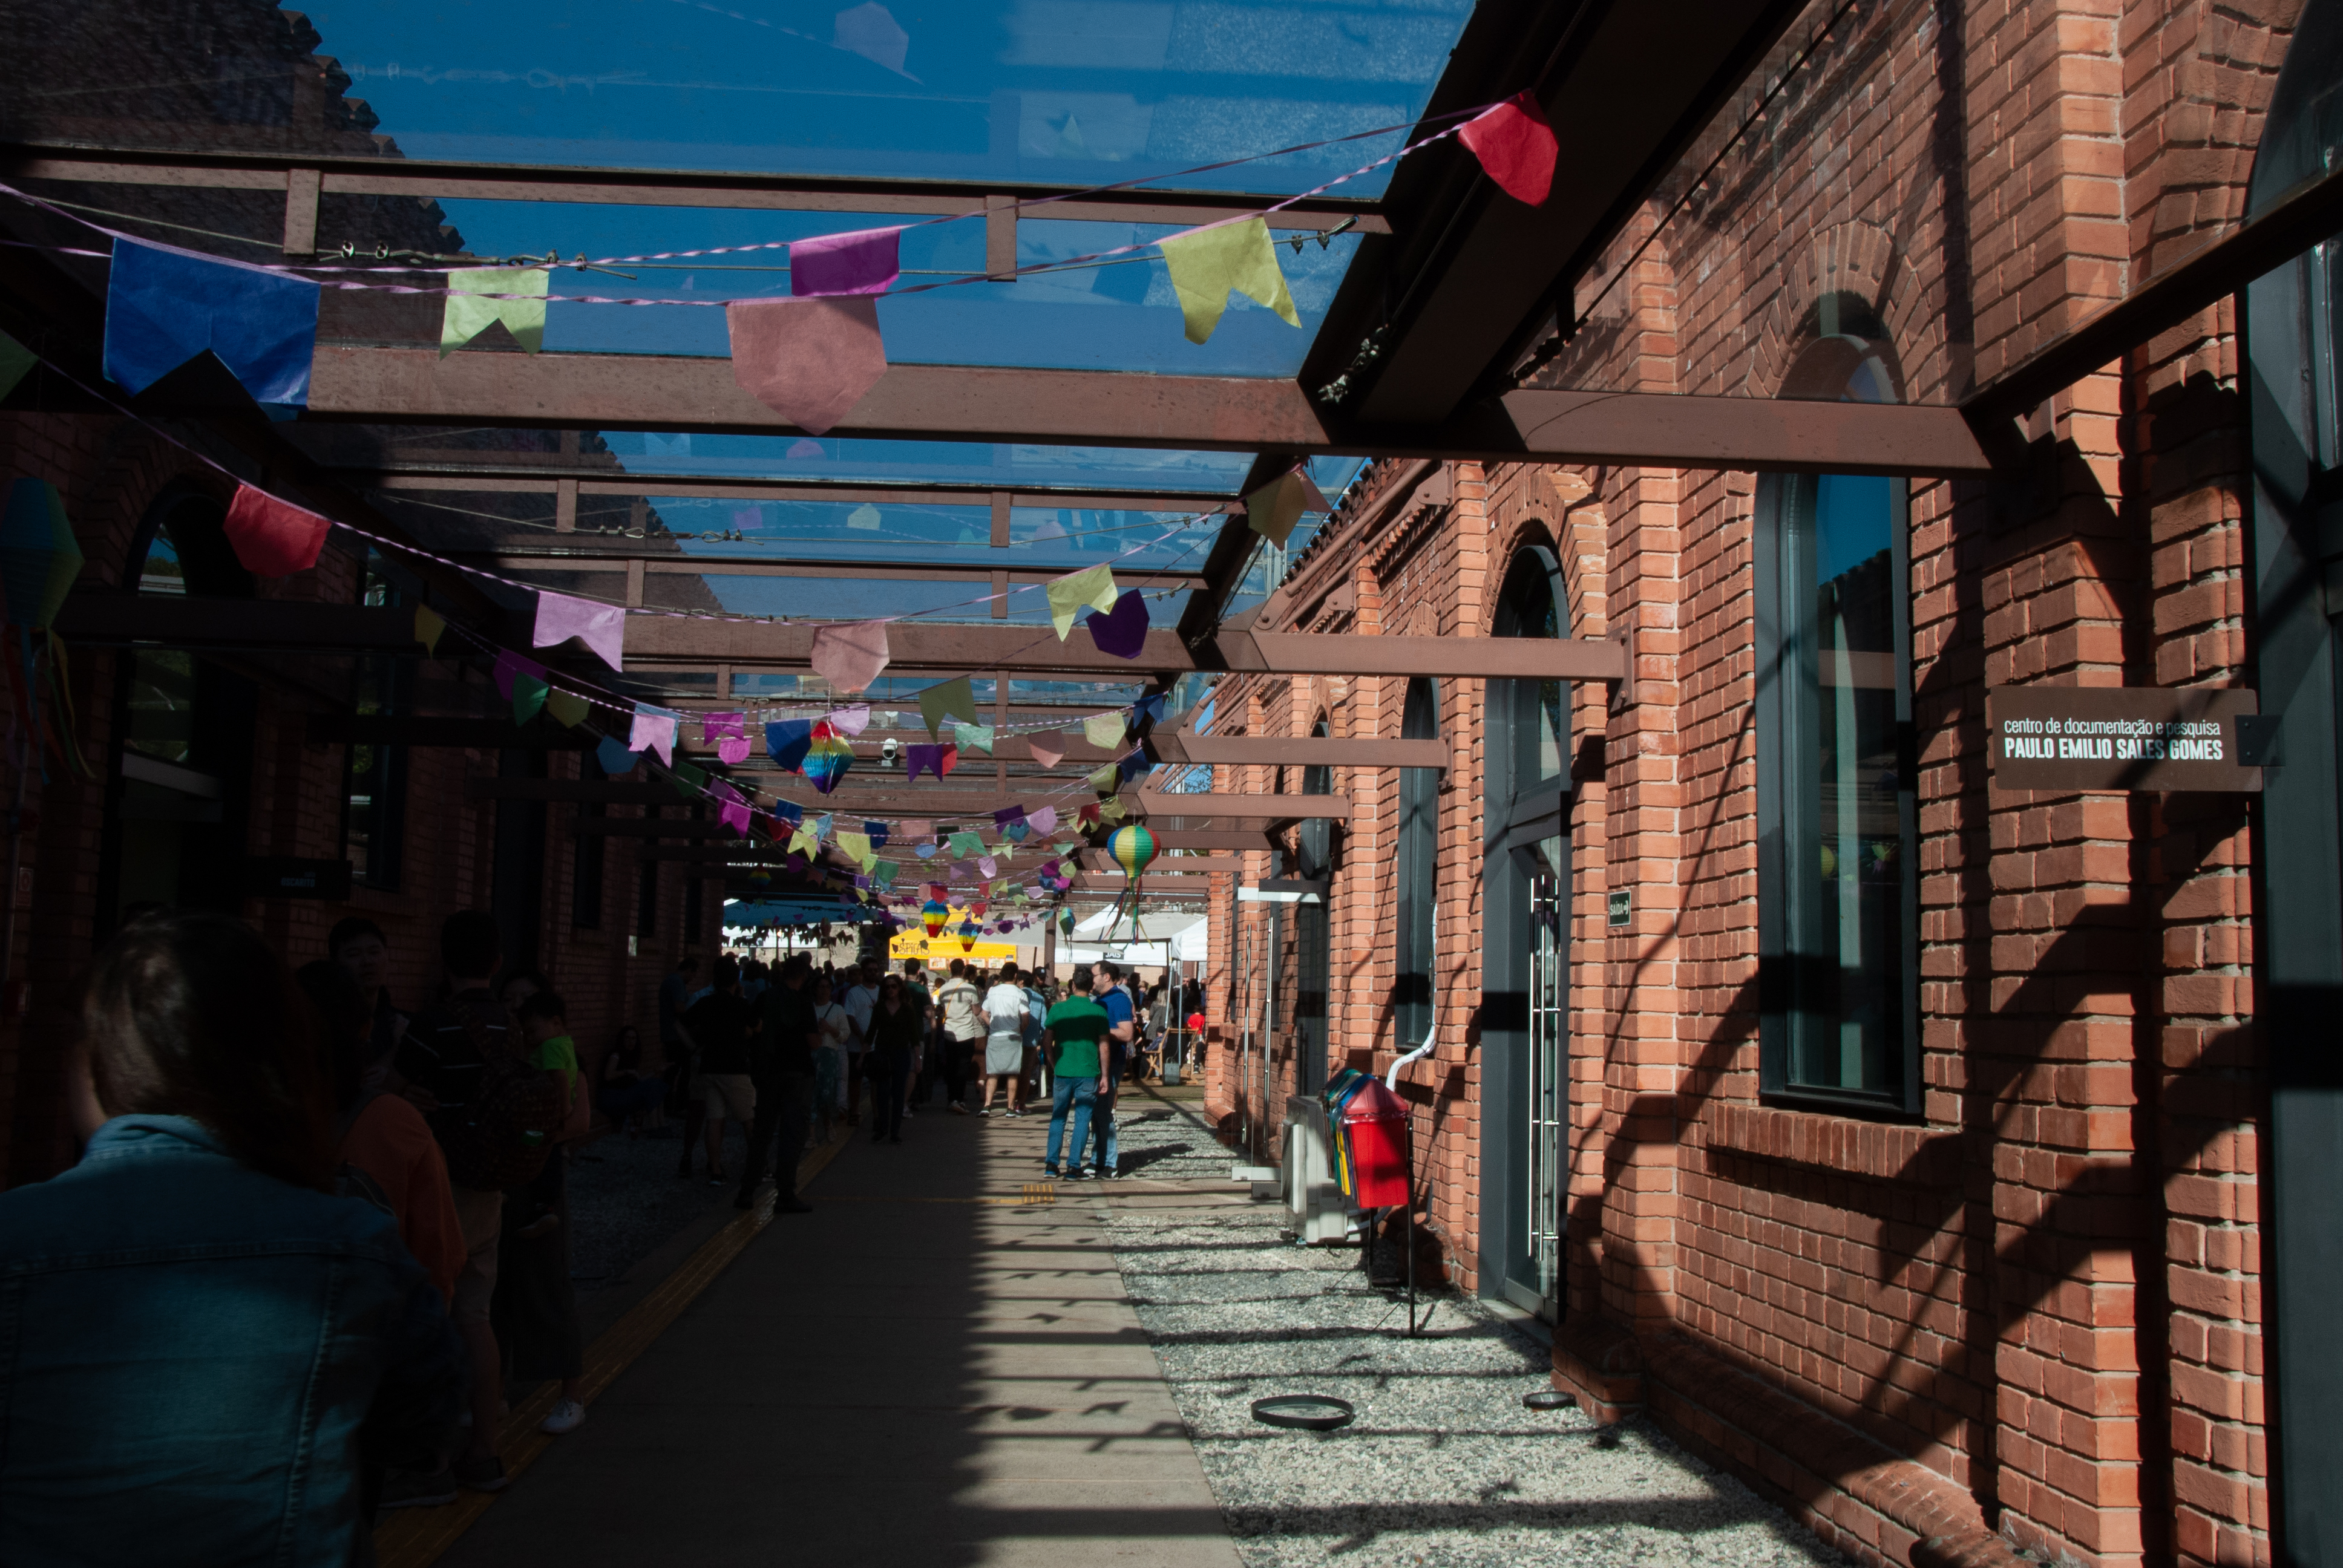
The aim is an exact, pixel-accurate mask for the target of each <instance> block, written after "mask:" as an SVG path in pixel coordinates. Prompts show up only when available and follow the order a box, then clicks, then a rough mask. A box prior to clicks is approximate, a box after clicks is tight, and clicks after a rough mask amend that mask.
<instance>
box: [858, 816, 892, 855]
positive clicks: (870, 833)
mask: <svg viewBox="0 0 2343 1568" xmlns="http://www.w3.org/2000/svg"><path fill="white" fill-rule="evenodd" d="M862 834H863V837H865V838H867V839H870V847H871V848H872V849H885V848H886V847H887V824H886V823H884V822H865V823H863V824H862Z"/></svg>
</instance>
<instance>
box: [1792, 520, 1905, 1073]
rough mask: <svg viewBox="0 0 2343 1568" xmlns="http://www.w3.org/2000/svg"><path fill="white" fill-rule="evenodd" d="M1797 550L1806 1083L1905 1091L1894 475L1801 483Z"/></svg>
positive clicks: (1796, 799) (1799, 1044) (1796, 754)
mask: <svg viewBox="0 0 2343 1568" xmlns="http://www.w3.org/2000/svg"><path fill="white" fill-rule="evenodd" d="M1794 493H1795V496H1796V497H1797V500H1796V501H1795V502H1793V504H1792V505H1791V506H1789V507H1788V508H1786V510H1787V512H1788V514H1789V515H1788V517H1787V518H1785V525H1786V526H1785V528H1784V530H1783V539H1782V548H1781V558H1780V559H1781V573H1782V584H1781V598H1782V621H1781V626H1782V641H1783V646H1782V650H1781V659H1782V665H1781V670H1780V673H1781V675H1782V677H1783V678H1784V681H1785V690H1784V696H1785V702H1784V705H1783V720H1784V730H1785V734H1784V736H1783V741H1784V745H1783V751H1782V756H1783V768H1784V779H1783V795H1784V799H1783V824H1784V829H1785V832H1784V849H1785V866H1784V868H1783V885H1784V889H1785V894H1786V895H1787V909H1786V910H1785V915H1786V916H1787V920H1786V921H1785V934H1786V937H1787V940H1788V945H1789V948H1790V950H1791V954H1792V956H1793V960H1794V961H1793V962H1792V965H1791V972H1792V974H1793V975H1794V976H1795V990H1796V995H1795V1004H1794V1007H1793V1010H1792V1014H1791V1020H1790V1052H1789V1063H1788V1067H1789V1074H1788V1076H1789V1081H1790V1082H1791V1083H1792V1084H1793V1085H1795V1086H1800V1087H1809V1088H1826V1089H1841V1090H1854V1091H1867V1092H1875V1093H1884V1092H1889V1091H1893V1090H1895V1089H1896V1087H1897V1078H1898V1076H1899V1063H1900V1061H1901V1059H1902V1048H1903V1043H1904V1042H1903V1033H1904V1029H1905V1016H1904V995H1905V991H1906V987H1907V985H1908V984H1909V977H1907V976H1906V974H1905V972H1904V965H1905V960H1904V953H1905V942H1904V919H1905V907H1906V902H1905V896H1904V885H1905V878H1906V869H1907V860H1908V858H1909V855H1910V853H1911V850H1910V846H1909V844H1908V842H1907V829H1906V813H1905V809H1904V806H1905V803H1904V799H1903V793H1904V785H1903V778H1902V772H1901V769H1900V765H1899V760H1898V756H1897V739H1898V734H1899V731H1898V726H1897V720H1898V717H1899V715H1898V706H1899V704H1898V696H1897V687H1898V679H1897V677H1898V673H1899V669H1900V667H1901V664H1902V662H1903V659H1904V658H1905V653H1904V650H1903V649H1902V648H1899V647H1898V646H1897V643H1898V638H1897V634H1896V627H1897V617H1896V604H1897V596H1898V595H1900V594H1901V593H1902V592H1903V591H1904V590H1903V585H1902V584H1901V583H1900V582H1898V581H1897V580H1896V578H1897V572H1896V549H1895V539H1894V534H1893V530H1894V528H1895V527H1896V522H1897V516H1896V513H1897V508H1896V504H1895V496H1894V492H1893V490H1892V488H1891V483H1890V481H1889V480H1886V479H1884V478H1851V477H1843V476H1836V475H1832V476H1825V477H1823V478H1821V479H1818V480H1816V481H1815V483H1814V485H1813V487H1811V488H1808V487H1805V486H1798V487H1795V491H1794Z"/></svg>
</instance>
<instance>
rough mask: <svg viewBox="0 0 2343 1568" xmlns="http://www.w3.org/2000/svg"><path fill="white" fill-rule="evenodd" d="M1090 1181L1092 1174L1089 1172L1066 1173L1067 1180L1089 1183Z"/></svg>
mask: <svg viewBox="0 0 2343 1568" xmlns="http://www.w3.org/2000/svg"><path fill="white" fill-rule="evenodd" d="M1090 1179H1091V1173H1090V1172H1089V1171H1081V1170H1075V1171H1067V1172H1066V1180H1067V1181H1089V1180H1090Z"/></svg>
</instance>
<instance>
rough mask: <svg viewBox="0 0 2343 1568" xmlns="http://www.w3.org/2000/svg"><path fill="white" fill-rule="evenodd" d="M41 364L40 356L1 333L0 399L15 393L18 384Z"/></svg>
mask: <svg viewBox="0 0 2343 1568" xmlns="http://www.w3.org/2000/svg"><path fill="white" fill-rule="evenodd" d="M40 362H41V357H40V356H39V355H37V354H35V353H34V352H33V351H32V350H31V349H29V348H27V347H25V346H24V345H23V344H21V343H19V342H17V341H16V340H15V338H13V337H9V336H8V335H7V334H6V333H5V332H0V397H6V396H8V394H9V393H11V392H14V391H15V389H16V383H17V382H19V381H22V380H23V379H24V378H25V377H27V376H29V375H31V374H32V372H33V367H34V366H35V365H38V364H39V363H40Z"/></svg>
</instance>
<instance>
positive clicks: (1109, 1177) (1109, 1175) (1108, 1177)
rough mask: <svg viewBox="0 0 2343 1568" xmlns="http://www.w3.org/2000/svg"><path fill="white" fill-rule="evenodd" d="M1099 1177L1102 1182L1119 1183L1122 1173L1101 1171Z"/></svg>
mask: <svg viewBox="0 0 2343 1568" xmlns="http://www.w3.org/2000/svg"><path fill="white" fill-rule="evenodd" d="M1099 1175H1100V1177H1101V1179H1102V1180H1105V1181H1121V1180H1122V1172H1121V1171H1100V1172H1099Z"/></svg>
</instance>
